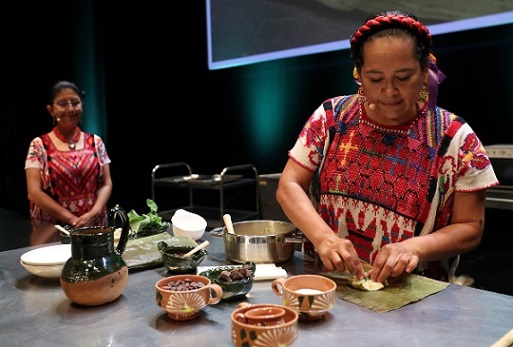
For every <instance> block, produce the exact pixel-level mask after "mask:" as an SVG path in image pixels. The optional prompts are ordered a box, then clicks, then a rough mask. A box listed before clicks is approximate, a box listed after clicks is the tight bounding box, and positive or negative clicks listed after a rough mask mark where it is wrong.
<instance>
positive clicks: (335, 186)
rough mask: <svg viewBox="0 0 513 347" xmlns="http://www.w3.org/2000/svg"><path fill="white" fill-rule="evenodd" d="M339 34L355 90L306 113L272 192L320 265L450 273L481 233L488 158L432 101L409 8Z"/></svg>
mask: <svg viewBox="0 0 513 347" xmlns="http://www.w3.org/2000/svg"><path fill="white" fill-rule="evenodd" d="M350 43H351V57H352V59H353V63H354V71H353V77H354V79H355V82H356V83H357V85H358V86H359V90H358V93H355V94H352V95H344V96H337V97H334V98H330V99H327V100H325V101H324V102H323V103H322V105H320V107H319V108H317V109H316V110H315V111H314V112H313V114H312V115H311V116H310V118H309V120H308V121H307V123H306V125H305V127H304V128H303V130H302V131H301V133H300V134H299V137H298V139H297V141H296V143H295V145H294V147H293V148H292V149H291V150H290V151H289V159H288V161H287V164H286V166H285V168H284V170H283V172H282V175H281V178H280V181H279V185H278V190H277V193H276V198H277V200H278V202H279V203H280V204H281V207H282V208H283V211H284V212H285V213H286V215H287V217H288V218H289V219H290V221H291V222H292V223H294V224H295V225H296V226H297V227H298V228H299V230H301V231H302V232H303V233H304V234H305V236H306V237H307V238H308V240H309V241H310V242H311V243H312V246H313V248H314V249H315V251H316V252H314V253H315V254H317V255H318V256H319V258H320V260H321V261H322V263H323V265H324V267H325V270H328V271H332V270H339V271H344V270H348V271H349V272H350V273H352V274H353V275H355V276H356V277H357V278H358V279H362V278H364V276H365V275H366V274H365V272H364V269H363V266H362V263H361V262H362V261H363V262H365V263H368V264H370V265H371V270H370V278H371V279H372V280H374V281H377V282H381V283H385V281H386V280H387V279H388V278H389V277H396V276H400V275H401V274H403V273H411V272H414V271H415V272H416V273H418V274H420V275H424V276H427V277H431V278H435V279H438V280H444V281H448V282H450V281H451V280H452V277H453V276H454V273H455V270H456V267H457V265H458V260H459V255H460V254H462V253H465V252H468V251H470V250H472V249H473V248H475V247H477V246H478V245H479V243H480V241H481V236H482V233H483V228H484V215H485V213H484V211H485V190H486V189H487V188H489V187H492V186H495V185H497V184H498V183H499V182H498V180H497V178H496V176H495V173H494V171H493V168H492V166H491V163H490V160H489V158H488V157H487V155H486V152H485V150H484V148H483V146H482V144H481V142H480V141H479V139H478V137H477V136H476V134H475V133H474V131H473V130H472V129H471V128H470V126H469V125H468V124H467V123H466V122H465V121H464V120H463V119H462V118H461V117H459V116H457V115H455V114H453V113H452V112H450V111H447V110H445V109H443V108H441V107H439V106H437V105H436V100H437V90H438V84H439V83H440V82H441V81H442V80H443V79H444V77H445V76H444V75H443V74H442V73H441V72H440V71H439V70H438V68H437V66H436V59H435V57H434V56H433V54H432V40H431V35H430V33H429V30H428V28H426V27H425V26H424V25H423V24H422V23H421V22H420V21H419V20H418V19H417V18H416V17H415V16H413V15H412V14H409V13H403V12H399V11H389V12H381V13H377V14H375V15H373V16H371V17H370V18H368V19H367V20H366V21H365V23H364V24H363V25H362V26H361V27H360V28H359V29H358V30H357V31H356V32H355V33H354V34H353V35H352V37H351V40H350ZM309 189H310V191H309ZM308 193H310V194H308Z"/></svg>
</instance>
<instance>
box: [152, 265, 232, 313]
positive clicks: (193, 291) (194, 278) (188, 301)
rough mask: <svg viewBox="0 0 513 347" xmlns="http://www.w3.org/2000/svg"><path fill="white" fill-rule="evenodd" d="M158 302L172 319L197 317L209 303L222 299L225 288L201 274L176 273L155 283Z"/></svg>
mask: <svg viewBox="0 0 513 347" xmlns="http://www.w3.org/2000/svg"><path fill="white" fill-rule="evenodd" d="M155 289H156V303H157V305H158V306H159V307H160V308H162V309H163V310H164V311H166V312H167V316H168V317H169V318H170V319H172V320H179V321H185V320H191V319H194V318H196V317H197V316H198V315H199V313H200V312H201V310H202V309H203V308H204V307H205V306H207V305H214V304H217V303H219V302H220V301H221V298H222V296H223V289H222V288H221V287H220V286H219V285H218V284H215V283H212V281H210V279H208V278H207V277H205V276H200V275H190V274H183V275H174V276H169V277H165V278H162V279H160V280H158V281H157V283H155Z"/></svg>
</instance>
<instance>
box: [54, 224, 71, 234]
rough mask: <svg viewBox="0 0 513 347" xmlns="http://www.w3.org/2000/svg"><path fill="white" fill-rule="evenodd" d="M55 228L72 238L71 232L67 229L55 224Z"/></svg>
mask: <svg viewBox="0 0 513 347" xmlns="http://www.w3.org/2000/svg"><path fill="white" fill-rule="evenodd" d="M55 227H56V228H57V230H59V231H61V232H63V233H64V234H66V235H68V236H70V233H69V231H67V230H66V229H65V228H63V227H61V226H60V225H58V224H55Z"/></svg>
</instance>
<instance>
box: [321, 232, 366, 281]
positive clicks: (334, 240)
mask: <svg viewBox="0 0 513 347" xmlns="http://www.w3.org/2000/svg"><path fill="white" fill-rule="evenodd" d="M316 249H317V253H318V254H319V258H320V259H321V261H322V263H323V265H324V268H325V270H326V271H335V270H336V271H341V272H344V271H346V270H347V271H349V272H350V273H351V274H352V275H354V276H355V277H356V278H358V279H363V278H364V277H365V271H364V269H363V265H362V263H361V261H360V258H359V257H358V254H357V253H356V250H355V248H354V246H353V243H352V242H351V241H349V240H347V239H341V238H339V237H338V236H337V235H335V234H328V235H326V236H325V237H324V239H323V240H322V241H321V242H320V243H319V245H318V246H317V247H316Z"/></svg>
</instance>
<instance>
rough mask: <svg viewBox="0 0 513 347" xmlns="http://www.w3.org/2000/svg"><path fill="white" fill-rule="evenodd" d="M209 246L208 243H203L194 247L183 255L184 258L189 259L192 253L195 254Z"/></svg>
mask: <svg viewBox="0 0 513 347" xmlns="http://www.w3.org/2000/svg"><path fill="white" fill-rule="evenodd" d="M209 244H210V242H208V241H203V243H201V244H199V245H198V246H196V247H194V248H193V249H191V250H190V251H189V252H187V253H185V254H184V255H183V257H184V258H186V257H190V256H191V255H193V254H194V253H196V252H197V251H199V250H200V249H203V248H205V247H207V246H208V245H209Z"/></svg>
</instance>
